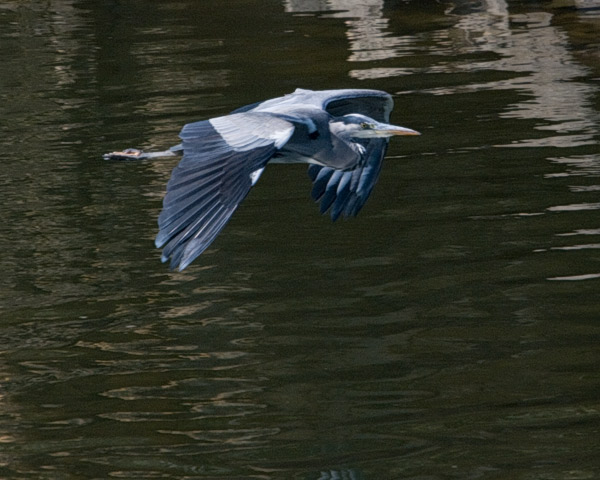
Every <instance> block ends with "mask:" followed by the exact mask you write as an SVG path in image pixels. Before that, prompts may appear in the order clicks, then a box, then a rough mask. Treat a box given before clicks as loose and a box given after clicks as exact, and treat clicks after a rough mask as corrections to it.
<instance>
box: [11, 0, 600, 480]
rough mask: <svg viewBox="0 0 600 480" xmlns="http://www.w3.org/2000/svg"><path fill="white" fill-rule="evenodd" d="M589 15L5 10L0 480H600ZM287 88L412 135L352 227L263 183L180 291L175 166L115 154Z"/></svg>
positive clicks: (275, 7)
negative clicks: (172, 223)
mask: <svg viewBox="0 0 600 480" xmlns="http://www.w3.org/2000/svg"><path fill="white" fill-rule="evenodd" d="M598 11H600V5H598V4H597V2H595V1H592V0H589V1H570V0H567V1H564V2H541V3H540V2H531V4H527V3H526V2H525V3H524V2H512V1H504V0H481V1H456V2H452V3H450V2H417V1H412V2H411V1H408V2H383V1H367V2H351V1H307V2H304V1H303V2H298V1H292V0H289V1H284V2H275V1H272V2H262V3H260V4H255V3H253V2H247V1H243V0H236V1H233V2H229V3H228V6H227V8H223V7H222V6H220V5H219V6H215V5H214V4H212V3H210V2H208V3H207V2H191V1H187V0H181V1H176V2H141V1H131V2H105V3H101V4H100V3H98V2H91V1H89V0H70V1H66V2H64V1H61V2H56V1H50V2H43V3H39V2H37V3H36V2H33V3H31V4H24V3H23V2H13V1H8V2H3V3H2V5H1V6H0V24H1V25H2V29H0V37H1V39H2V41H1V42H0V53H2V58H3V66H4V68H3V69H2V70H0V99H1V100H2V102H0V113H1V114H2V115H1V118H2V120H0V129H1V131H2V136H0V143H1V146H2V151H3V152H5V158H4V159H3V161H2V163H1V164H2V170H1V171H0V184H1V185H2V193H3V202H2V204H1V205H0V213H1V216H2V219H3V220H4V222H3V225H4V230H3V234H2V235H0V249H1V250H2V252H3V255H2V256H0V266H1V267H2V271H3V272H4V275H3V276H2V278H1V279H0V318H2V323H1V326H0V352H1V353H0V377H1V378H2V382H0V407H1V408H0V410H1V412H2V413H1V414H0V477H2V478H7V479H13V478H14V479H17V478H18V479H22V478H36V479H37V478H41V479H46V478H47V479H57V478H60V479H79V478H132V479H142V478H173V479H175V478H262V479H278V478H281V479H284V478H285V479H289V478H302V479H319V480H326V479H327V480H329V479H331V480H333V479H352V480H355V479H361V480H363V479H374V478H377V479H384V478H431V479H441V478H490V479H495V478H519V479H527V480H531V479H540V480H541V479H549V478H595V477H596V476H597V474H598V461H597V459H596V453H595V450H596V449H595V448H594V447H595V443H594V439H595V438H596V436H597V425H598V420H599V419H600V404H599V403H598V391H599V386H600V382H599V380H600V378H599V376H598V364H599V362H600V358H599V356H598V348H597V343H598V342H597V339H598V326H597V325H598V322H597V318H598V302H597V297H598V296H597V290H598V281H599V280H600V273H599V272H600V264H599V263H598V251H599V250H600V225H599V224H598V220H597V218H598V215H597V213H598V210H599V208H600V202H599V198H598V192H599V191H600V186H599V182H598V177H599V175H600V168H599V165H600V156H599V154H598V151H597V150H598V149H597V146H596V145H597V142H598V133H597V128H596V125H597V124H598V102H597V91H598V78H600V72H599V70H598V55H597V47H598V45H599V44H598V35H597V33H598V27H599V25H600V24H599V23H598V19H599V16H598ZM296 87H305V88H339V87H367V88H380V89H383V90H387V91H390V92H392V93H394V94H395V95H396V104H397V107H396V111H395V119H396V120H398V122H399V123H406V124H408V125H411V126H414V127H415V128H416V129H418V130H420V131H422V132H423V133H424V134H423V135H422V137H420V138H419V139H418V140H417V141H415V142H411V143H408V142H401V141H398V142H392V143H391V145H390V151H389V155H388V161H387V162H386V165H385V168H384V170H383V174H382V177H381V180H380V184H379V185H378V188H377V189H376V192H375V194H374V196H373V198H372V199H370V201H369V203H368V204H367V206H366V207H365V209H364V211H363V212H361V214H360V216H359V217H358V218H357V219H355V220H352V221H348V222H339V223H336V224H332V223H331V222H330V221H329V219H328V218H325V217H320V216H319V215H318V209H317V207H316V206H315V205H313V204H312V202H311V201H310V199H309V191H310V182H309V180H308V179H307V177H306V171H305V168H303V167H297V166H287V167H284V166H273V168H270V169H267V171H266V172H265V174H264V175H263V177H262V178H261V182H260V183H259V184H258V185H257V188H256V189H255V191H253V192H252V193H251V195H250V196H249V197H248V199H247V200H246V201H245V203H244V205H243V206H242V207H241V208H240V209H239V211H238V212H237V213H236V216H235V217H234V218H233V220H232V221H231V223H230V225H228V227H227V229H226V230H225V231H224V232H223V234H222V235H221V236H220V237H219V239H218V240H217V242H215V244H214V245H213V246H212V247H211V249H210V250H208V251H207V252H206V253H205V254H203V256H202V257H201V258H200V259H199V261H198V262H197V263H196V264H195V265H194V266H193V267H192V268H190V269H188V270H186V271H185V272H169V271H168V270H167V269H166V267H165V266H164V265H162V264H161V263H160V261H159V255H160V254H159V252H157V251H155V249H154V247H153V238H154V235H155V233H156V217H157V215H158V211H159V209H160V202H161V199H162V195H163V192H164V186H165V183H166V180H167V179H168V176H169V173H170V170H171V168H172V167H173V162H168V161H167V162H155V163H151V162H146V163H144V162H141V163H134V162H131V163H106V162H104V161H102V160H101V159H100V155H101V154H102V153H103V152H106V151H110V150H114V149H116V148H124V147H128V146H138V147H143V148H150V147H153V146H157V147H158V146H160V147H166V146H169V145H172V144H174V143H177V132H178V130H179V129H180V127H181V126H182V125H183V124H184V123H186V122H190V121H193V120H197V119H200V118H207V117H209V116H213V115H220V114H222V113H226V112H228V111H230V110H232V109H234V108H236V107H238V106H240V105H242V104H246V103H250V102H253V101H257V100H260V99H263V98H269V97H274V96H277V95H281V94H283V93H286V92H289V91H292V90H293V89H294V88H296ZM274 200H276V201H274Z"/></svg>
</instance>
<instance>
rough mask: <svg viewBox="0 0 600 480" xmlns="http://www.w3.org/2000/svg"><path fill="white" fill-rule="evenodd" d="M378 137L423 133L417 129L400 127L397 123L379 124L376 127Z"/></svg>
mask: <svg viewBox="0 0 600 480" xmlns="http://www.w3.org/2000/svg"><path fill="white" fill-rule="evenodd" d="M375 132H376V133H377V136H378V137H393V136H396V135H421V134H420V133H419V132H417V131H416V130H412V129H410V128H405V127H398V126H396V125H378V127H377V128H376V129H375Z"/></svg>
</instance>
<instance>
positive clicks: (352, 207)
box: [105, 89, 418, 270]
mask: <svg viewBox="0 0 600 480" xmlns="http://www.w3.org/2000/svg"><path fill="white" fill-rule="evenodd" d="M392 108H393V100H392V97H391V96H390V95H389V94H387V93H385V92H381V91H377V90H350V89H348V90H325V91H311V90H301V89H298V90H296V91H295V92H294V93H292V94H290V95H286V96H284V97H280V98H275V99H272V100H267V101H265V102H260V103H256V104H253V105H248V106H246V107H242V108H239V109H237V110H235V111H233V112H232V113H231V114H230V115H226V116H223V117H217V118H213V119H210V120H203V121H200V122H195V123H190V124H187V125H185V126H184V127H183V129H182V131H181V133H180V137H181V139H182V143H181V144H180V145H177V146H175V147H172V148H171V149H169V150H167V151H166V152H158V153H143V152H140V151H137V150H126V151H124V152H114V153H111V154H107V155H105V158H152V157H157V156H167V155H174V154H181V153H182V154H183V158H182V159H181V161H180V162H179V164H178V165H177V166H176V167H175V169H174V170H173V173H172V175H171V179H170V180H169V183H168V184H167V194H166V196H165V199H164V204H163V211H162V212H161V214H160V216H159V220H158V223H159V228H160V231H159V233H158V236H157V237H156V245H157V247H164V248H163V256H162V259H163V261H167V260H169V259H170V260H171V266H172V267H174V268H175V267H177V268H179V269H180V270H183V269H184V268H185V267H187V266H188V265H189V264H190V263H191V262H192V261H193V260H194V259H195V258H196V257H197V256H198V255H200V254H201V253H202V252H203V251H204V250H205V249H206V248H207V247H208V246H209V245H210V244H211V243H212V241H213V240H214V239H215V238H216V236H217V235H218V233H219V232H220V231H221V229H222V228H223V227H224V226H225V224H226V223H227V221H228V220H229V218H230V217H231V215H232V214H233V212H234V211H235V209H236V208H237V207H238V205H239V204H240V203H241V202H242V200H243V199H244V198H245V197H246V195H247V194H248V192H249V191H250V188H251V187H252V186H253V185H254V184H255V183H256V182H257V181H258V179H259V177H260V175H261V173H262V171H263V170H264V168H265V166H266V165H267V163H308V164H310V166H309V175H310V177H311V179H312V180H313V197H314V198H315V199H316V200H320V201H321V212H323V213H324V212H326V211H327V210H330V212H331V217H332V218H333V219H334V220H335V219H337V218H338V217H339V216H340V215H344V216H354V215H356V214H357V213H358V211H359V210H360V208H361V207H362V206H363V205H364V203H365V201H366V200H367V198H368V196H369V195H370V193H371V190H372V189H373V187H374V186H375V183H376V182H377V178H378V176H379V171H380V169H381V164H382V161H383V157H384V155H385V152H386V149H387V143H388V139H389V137H390V136H392V135H418V133H417V132H415V131H414V130H410V129H407V128H403V127H397V126H394V125H388V124H387V122H389V116H390V113H391V111H392Z"/></svg>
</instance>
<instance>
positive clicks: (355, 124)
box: [332, 113, 421, 138]
mask: <svg viewBox="0 0 600 480" xmlns="http://www.w3.org/2000/svg"><path fill="white" fill-rule="evenodd" d="M333 124H336V125H335V129H336V130H338V132H339V133H342V134H343V135H347V136H349V137H353V138H388V137H393V136H395V135H421V134H420V133H419V132H417V131H416V130H411V129H410V128H405V127H399V126H397V125H390V124H387V123H381V122H378V121H376V120H373V119H372V118H370V117H367V116H366V115H361V114H358V113H351V114H349V115H344V116H343V117H339V118H337V119H336V121H335V122H332V125H333Z"/></svg>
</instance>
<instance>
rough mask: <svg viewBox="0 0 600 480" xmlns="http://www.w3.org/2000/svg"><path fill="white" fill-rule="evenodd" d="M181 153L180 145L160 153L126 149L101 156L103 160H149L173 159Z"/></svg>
mask: <svg viewBox="0 0 600 480" xmlns="http://www.w3.org/2000/svg"><path fill="white" fill-rule="evenodd" d="M182 153H183V148H182V146H181V145H176V146H174V147H171V148H169V149H168V150H164V151H162V152H144V151H143V150H138V149H137V148H126V149H125V150H123V151H122V152H110V153H105V154H104V155H102V158H103V159H104V160H147V159H149V158H159V157H175V156H180V155H181V154H182Z"/></svg>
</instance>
